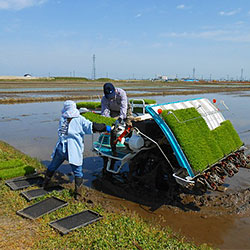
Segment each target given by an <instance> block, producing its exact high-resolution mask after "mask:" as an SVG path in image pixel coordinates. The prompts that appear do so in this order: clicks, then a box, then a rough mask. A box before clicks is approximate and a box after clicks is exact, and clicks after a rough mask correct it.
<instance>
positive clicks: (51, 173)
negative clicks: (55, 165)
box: [43, 169, 55, 189]
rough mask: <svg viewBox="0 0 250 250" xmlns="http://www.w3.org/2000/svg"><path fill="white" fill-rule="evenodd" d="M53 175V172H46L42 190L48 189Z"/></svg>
mask: <svg viewBox="0 0 250 250" xmlns="http://www.w3.org/2000/svg"><path fill="white" fill-rule="evenodd" d="M54 173H55V171H50V170H48V169H47V171H46V173H45V177H44V181H43V189H46V188H48V186H49V182H50V180H51V178H52V176H53V174H54Z"/></svg>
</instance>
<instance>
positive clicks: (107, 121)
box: [82, 112, 116, 126]
mask: <svg viewBox="0 0 250 250" xmlns="http://www.w3.org/2000/svg"><path fill="white" fill-rule="evenodd" d="M82 116H83V117H85V118H86V119H88V120H90V121H91V122H97V123H105V124H106V125H109V126H112V125H113V124H114V123H115V121H116V119H114V118H111V117H105V116H102V115H99V114H96V113H93V112H87V113H84V114H82Z"/></svg>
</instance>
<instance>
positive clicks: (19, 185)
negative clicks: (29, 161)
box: [5, 175, 44, 190]
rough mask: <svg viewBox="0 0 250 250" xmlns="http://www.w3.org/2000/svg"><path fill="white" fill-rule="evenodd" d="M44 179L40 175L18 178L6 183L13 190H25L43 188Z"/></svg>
mask: <svg viewBox="0 0 250 250" xmlns="http://www.w3.org/2000/svg"><path fill="white" fill-rule="evenodd" d="M43 180H44V178H43V177H42V176H40V175H36V176H29V177H18V178H15V179H10V180H7V181H5V184H6V185H7V186H9V187H10V189H12V190H19V189H24V188H27V187H31V186H34V185H37V186H41V185H42V183H43Z"/></svg>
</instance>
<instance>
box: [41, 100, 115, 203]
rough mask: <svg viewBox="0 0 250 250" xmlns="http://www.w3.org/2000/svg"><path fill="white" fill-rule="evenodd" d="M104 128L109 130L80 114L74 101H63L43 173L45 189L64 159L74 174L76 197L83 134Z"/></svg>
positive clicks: (80, 170)
mask: <svg viewBox="0 0 250 250" xmlns="http://www.w3.org/2000/svg"><path fill="white" fill-rule="evenodd" d="M106 130H110V127H109V126H106V125H105V124H104V123H95V122H91V121H89V120H87V119H86V118H84V117H83V116H81V115H80V113H79V110H78V109H77V108H76V103H75V102H74V101H71V100H67V101H65V102H64V105H63V109H62V116H61V119H60V121H59V127H58V141H57V143H56V146H55V149H54V152H53V153H52V155H51V157H52V161H51V162H50V164H49V166H48V169H47V171H46V173H45V179H44V182H43V187H44V188H45V189H46V188H47V187H48V184H49V182H50V180H51V178H52V176H53V174H54V172H55V171H56V170H57V168H58V167H59V166H60V165H61V164H62V163H63V162H64V161H65V160H66V161H68V162H69V164H70V166H71V167H72V170H73V173H74V176H75V193H74V196H75V199H78V196H80V193H79V189H80V186H81V184H82V181H83V171H82V165H83V152H84V135H85V134H92V133H95V132H105V131H106Z"/></svg>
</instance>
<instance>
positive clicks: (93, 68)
mask: <svg viewBox="0 0 250 250" xmlns="http://www.w3.org/2000/svg"><path fill="white" fill-rule="evenodd" d="M95 71H96V69H95V54H94V55H93V64H92V79H93V80H95V76H96V75H95V73H96V72H95Z"/></svg>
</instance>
